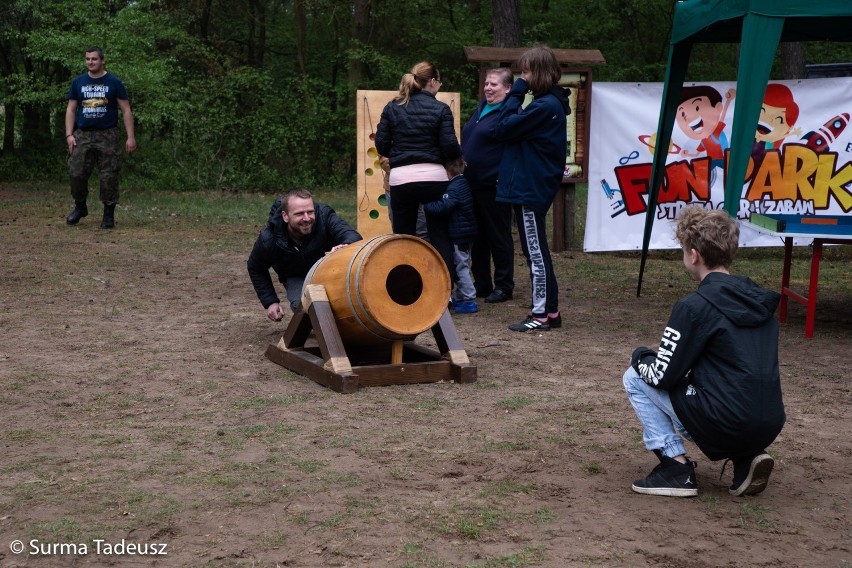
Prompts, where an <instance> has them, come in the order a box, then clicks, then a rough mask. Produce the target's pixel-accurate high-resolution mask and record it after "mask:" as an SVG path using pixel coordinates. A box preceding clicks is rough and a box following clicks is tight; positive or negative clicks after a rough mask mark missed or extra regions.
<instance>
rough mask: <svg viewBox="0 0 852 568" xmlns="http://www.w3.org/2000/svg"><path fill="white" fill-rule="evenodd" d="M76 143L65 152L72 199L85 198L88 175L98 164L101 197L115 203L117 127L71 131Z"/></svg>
mask: <svg viewBox="0 0 852 568" xmlns="http://www.w3.org/2000/svg"><path fill="white" fill-rule="evenodd" d="M74 139H75V140H76V141H77V145H76V146H75V147H74V150H73V151H72V152H71V155H70V156H68V174H69V176H70V178H71V196H72V197H73V198H74V201H86V198H87V197H88V195H89V176H91V175H92V169H93V168H94V167H95V165H97V166H98V175H99V176H100V179H101V201H102V202H104V203H105V204H107V205H112V204H114V203H118V172H119V169H120V168H121V148H120V145H119V132H118V128H109V129H107V130H80V129H79V128H78V129H77V130H75V131H74Z"/></svg>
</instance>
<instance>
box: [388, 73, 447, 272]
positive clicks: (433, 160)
mask: <svg viewBox="0 0 852 568" xmlns="http://www.w3.org/2000/svg"><path fill="white" fill-rule="evenodd" d="M440 88H441V75H440V73H439V72H438V69H437V68H436V67H435V66H434V65H432V64H431V63H427V62H425V61H424V62H421V63H418V64H417V65H415V66H414V68H413V69H412V70H411V72H410V73H406V74H405V75H403V76H402V81H401V82H400V84H399V95H397V96H396V98H394V100H392V101H390V102H389V103H388V104H387V105H386V106H385V108H384V110H383V111H382V118H381V120H380V121H379V126H378V128H377V129H376V150H378V152H379V154H381V155H383V156H387V157H388V158H389V159H390V168H391V172H390V177H389V181H390V208H391V214H392V225H393V232H394V233H396V234H404V235H416V234H417V213H418V209H419V208H420V204H421V203H426V202H428V201H434V200H436V199H440V198H441V196H442V195H443V194H444V192H445V190H446V188H447V184H448V183H449V180H448V179H447V172H446V170H445V169H444V163H445V162H447V161H448V160H452V159H455V158H458V157H459V156H461V148H460V146H459V142H458V138H456V133H455V128H454V126H453V113H452V111H451V110H450V107H448V106H447V105H446V104H444V103H442V102H441V101H439V100H437V99H436V98H435V95H436V94H437V92H438V90H439V89H440ZM426 225H427V229H428V231H429V241H430V242H431V243H432V245H433V246H434V247H435V248H436V249H437V250H438V252H439V253H440V254H441V257H442V258H443V259H444V262H445V263H446V264H447V268H448V269H449V271H450V276H451V277H452V279H453V280H455V274H454V272H455V270H454V263H453V245H452V243H451V242H450V239H449V235H448V228H447V220H446V219H441V218H439V217H435V216H432V215H428V214H427V215H426Z"/></svg>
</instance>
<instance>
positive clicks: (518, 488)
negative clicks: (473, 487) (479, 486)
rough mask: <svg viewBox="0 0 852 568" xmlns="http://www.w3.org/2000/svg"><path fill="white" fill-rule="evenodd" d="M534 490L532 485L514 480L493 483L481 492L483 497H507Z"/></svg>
mask: <svg viewBox="0 0 852 568" xmlns="http://www.w3.org/2000/svg"><path fill="white" fill-rule="evenodd" d="M532 490H533V485H532V484H527V483H518V482H517V481H515V480H514V479H508V478H507V479H503V480H501V481H498V482H497V483H492V484H490V485H488V486H487V487H485V489H483V490H482V491H481V492H480V495H481V496H482V497H506V496H508V495H511V494H513V493H529V492H530V491H532Z"/></svg>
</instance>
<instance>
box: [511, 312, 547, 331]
mask: <svg viewBox="0 0 852 568" xmlns="http://www.w3.org/2000/svg"><path fill="white" fill-rule="evenodd" d="M509 329H511V330H512V331H520V332H521V333H525V332H527V331H550V324H549V323H548V319H547V318H544V321H542V320H540V319H538V318H534V317H533V316H527V319H525V320H524V321H522V322H520V323H513V324H512V325H510V326H509Z"/></svg>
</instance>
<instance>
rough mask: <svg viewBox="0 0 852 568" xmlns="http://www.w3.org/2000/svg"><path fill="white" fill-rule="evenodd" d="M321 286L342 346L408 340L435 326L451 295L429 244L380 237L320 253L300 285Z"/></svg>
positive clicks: (441, 263) (405, 237)
mask: <svg viewBox="0 0 852 568" xmlns="http://www.w3.org/2000/svg"><path fill="white" fill-rule="evenodd" d="M310 284H322V285H323V286H324V287H325V290H326V295H327V296H328V301H329V303H330V304H331V309H332V311H333V312H334V319H335V320H336V322H337V326H338V329H339V331H340V336H341V338H342V339H343V341H344V343H345V344H354V345H376V344H380V343H383V342H388V341H397V340H404V341H410V340H412V339H414V338H415V337H416V336H417V335H418V334H420V333H423V332H424V331H426V330H428V329H430V328H431V327H432V326H434V325H435V324H436V323H437V322H438V320H439V319H440V317H441V315H442V314H443V313H444V310H445V309H447V303H448V302H449V299H450V291H451V286H450V285H451V283H450V274H449V272H448V271H447V267H446V265H445V264H444V261H443V259H442V258H441V255H440V254H438V251H437V250H435V248H434V247H432V245H430V244H429V243H427V242H426V241H424V240H423V239H420V238H418V237H413V236H409V235H380V236H378V237H373V238H372V239H369V240H366V241H358V242H356V243H352V244H351V245H349V246H347V247H343V248H342V249H339V250H336V251H334V252H333V253H331V254H329V255H326V256H324V257H323V258H321V259H320V260H318V261H317V262H316V264H314V265H313V267H311V270H310V272H308V275H307V277H306V278H305V286H308V285H310Z"/></svg>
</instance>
